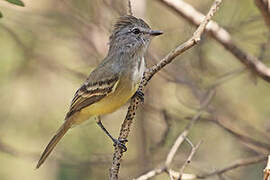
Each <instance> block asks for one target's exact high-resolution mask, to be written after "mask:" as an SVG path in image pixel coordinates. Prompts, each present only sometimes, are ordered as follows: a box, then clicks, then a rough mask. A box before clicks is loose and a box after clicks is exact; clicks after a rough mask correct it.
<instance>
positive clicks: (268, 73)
mask: <svg viewBox="0 0 270 180" xmlns="http://www.w3.org/2000/svg"><path fill="white" fill-rule="evenodd" d="M158 1H159V2H161V3H162V4H164V5H166V6H167V7H169V8H170V9H172V10H174V12H176V13H177V14H179V15H180V16H182V17H184V18H185V19H186V20H187V21H189V22H190V23H191V24H193V25H195V26H199V25H200V23H201V22H202V21H203V18H204V15H203V14H202V13H200V12H198V11H197V10H196V9H195V8H193V7H192V6H191V5H189V4H188V3H185V2H184V1H182V0H178V1H174V0H158ZM206 31H207V32H209V33H210V35H211V36H212V38H214V39H215V40H216V41H217V42H219V43H220V44H221V45H222V46H223V47H224V48H225V49H227V50H228V51H229V52H230V53H231V54H232V55H234V56H235V57H236V58H237V59H238V60H239V61H241V62H242V63H243V64H245V65H246V66H247V67H248V68H249V69H250V70H252V71H254V72H255V73H256V74H257V75H258V76H259V77H261V78H262V79H264V80H265V81H267V82H270V69H269V68H268V67H267V66H266V65H265V64H263V63H262V62H261V61H260V60H259V59H258V58H256V57H254V56H252V55H250V54H248V53H247V52H244V51H243V50H242V49H240V48H239V47H238V46H237V45H235V43H234V42H233V41H232V38H231V35H230V34H229V33H228V32H227V31H226V30H225V29H223V28H222V27H220V26H219V25H218V24H217V23H216V22H214V21H211V22H209V24H208V26H207V27H206Z"/></svg>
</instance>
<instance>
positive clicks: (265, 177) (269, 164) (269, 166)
mask: <svg viewBox="0 0 270 180" xmlns="http://www.w3.org/2000/svg"><path fill="white" fill-rule="evenodd" d="M263 173H264V175H263V180H268V178H269V176H270V156H268V161H267V165H266V167H265V168H264V170H263Z"/></svg>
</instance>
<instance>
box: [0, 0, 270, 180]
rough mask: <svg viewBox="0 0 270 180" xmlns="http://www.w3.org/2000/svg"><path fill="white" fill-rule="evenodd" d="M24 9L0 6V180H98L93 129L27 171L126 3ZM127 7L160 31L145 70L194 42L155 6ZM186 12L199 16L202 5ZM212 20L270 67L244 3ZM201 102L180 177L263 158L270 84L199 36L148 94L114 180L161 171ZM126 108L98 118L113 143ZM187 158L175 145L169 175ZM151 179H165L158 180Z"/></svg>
mask: <svg viewBox="0 0 270 180" xmlns="http://www.w3.org/2000/svg"><path fill="white" fill-rule="evenodd" d="M23 2H24V4H25V7H18V6H14V5H12V4H9V3H7V2H5V1H1V2H0V11H1V12H2V14H3V18H1V19H0V104H1V105H0V122H1V125H0V179H1V180H15V179H16V180H17V179H18V178H19V179H28V180H45V179H46V180H47V179H50V180H75V179H76V180H77V179H81V180H88V179H89V180H90V179H91V180H99V179H107V178H108V173H109V168H110V166H111V161H112V153H113V146H112V143H111V141H110V139H108V137H106V136H105V134H104V133H103V132H102V131H101V129H100V128H99V127H98V126H97V125H96V123H95V121H94V120H90V121H88V122H86V123H84V124H82V125H81V126H78V127H76V128H73V129H72V130H70V131H69V132H68V133H67V135H65V137H64V138H63V139H62V140H61V142H60V143H59V144H58V146H57V147H56V148H55V150H54V151H53V153H52V155H51V156H50V157H49V159H48V160H47V161H46V162H45V164H44V165H43V166H42V167H41V168H40V169H38V170H34V169H35V165H36V163H37V161H38V159H39V156H40V154H41V152H42V151H43V150H44V148H45V146H46V145H47V143H48V142H49V140H50V139H51V137H52V136H53V135H54V133H55V131H56V130H57V129H58V127H59V126H60V125H61V124H62V122H63V119H64V117H65V113H66V112H67V111H68V108H69V103H70V101H71V99H72V97H73V95H74V93H75V91H76V90H77V88H78V87H80V85H81V83H82V82H83V81H84V80H85V78H86V77H87V76H88V74H89V73H90V72H91V70H93V68H95V67H96V66H97V64H98V63H99V62H100V61H101V60H102V59H103V58H104V57H105V56H106V53H107V50H108V38H109V35H110V32H111V31H112V25H113V24H114V22H115V21H116V19H117V18H118V17H119V16H120V15H124V14H126V11H127V1H121V0H114V1H110V0H103V1H100V0H60V1H53V0H46V1H44V0H43V1H31V0H23ZM131 2H132V8H133V13H134V15H135V16H137V17H141V18H143V19H144V20H145V21H146V22H148V24H150V26H151V27H152V28H153V29H158V30H163V31H164V34H163V35H162V36H159V37H158V38H155V39H154V40H153V41H152V43H151V45H150V48H149V51H148V53H147V65H148V67H150V66H151V65H153V64H155V63H157V62H158V61H159V60H161V59H162V57H164V56H165V55H166V54H167V53H168V52H169V51H170V50H171V49H173V48H174V47H176V46H177V45H179V44H181V43H182V42H184V41H185V40H187V39H188V38H190V37H191V36H192V34H193V32H194V31H195V28H196V27H194V26H193V25H192V24H190V23H188V21H186V19H184V18H182V17H181V16H179V14H177V13H175V12H174V11H172V10H171V9H169V8H168V7H166V5H164V4H162V3H160V1H159V0H149V1H146V0H136V1H135V0H132V1H131ZM185 2H187V3H189V4H191V5H192V6H194V8H196V9H197V10H198V11H200V12H202V13H204V14H205V13H207V12H208V10H209V7H210V6H211V4H212V2H213V1H212V0H204V1H201V0H186V1H185ZM214 20H215V21H217V22H218V23H219V25H220V26H222V27H223V28H225V29H226V30H227V31H228V32H229V33H230V35H231V36H232V38H233V41H234V42H235V44H237V46H238V47H240V48H241V49H242V50H243V51H245V52H248V53H250V54H252V55H253V56H256V57H258V58H260V60H261V61H263V62H264V63H265V64H266V65H267V64H269V58H270V53H269V41H270V36H269V31H268V29H267V26H266V25H265V23H264V20H263V18H262V16H261V13H260V11H259V10H258V8H257V7H256V6H255V4H254V1H253V0H237V1H235V0H227V1H224V2H223V4H222V6H221V8H220V10H219V11H218V13H217V14H216V15H215V17H214ZM210 91H211V92H213V91H214V96H213V97H212V99H211V101H210V103H209V105H208V106H207V108H205V109H204V111H203V116H202V118H201V119H199V120H198V121H197V122H196V124H195V125H194V126H193V127H192V129H191V130H190V134H189V135H188V138H189V140H190V141H191V142H192V143H193V144H197V143H198V142H199V141H200V140H202V141H203V143H202V144H201V145H200V147H199V149H198V150H197V152H196V154H195V156H194V158H193V160H192V162H191V164H190V165H189V166H188V167H187V168H186V169H185V171H184V172H185V173H192V174H205V173H206V174H207V173H210V172H212V171H215V170H217V169H222V168H224V167H227V166H228V165H231V164H234V162H235V161H236V160H239V159H240V160H241V159H247V158H250V157H256V156H258V155H266V154H269V151H270V148H269V147H270V143H269V142H270V135H269V131H270V121H269V116H270V111H269V107H270V84H269V83H267V82H266V81H264V80H262V79H260V78H259V77H256V75H255V74H254V73H253V72H252V71H250V70H248V69H247V68H246V67H245V66H243V64H241V63H240V62H239V60H237V59H236V58H235V57H234V56H233V55H232V54H231V53H230V52H228V51H227V50H225V49H224V48H223V47H222V46H221V45H220V44H219V43H217V42H216V41H215V40H213V39H212V38H211V37H210V36H208V35H204V36H203V39H202V42H201V43H200V44H199V45H197V46H195V47H194V48H192V49H191V50H188V51H187V52H185V53H184V54H182V55H181V56H179V57H177V58H176V59H175V61H173V63H171V64H170V65H168V66H166V68H165V69H163V70H162V71H160V72H159V73H158V74H157V75H156V76H154V78H153V79H152V80H151V82H150V84H149V85H148V86H147V90H146V94H145V103H144V105H143V106H141V107H140V108H139V110H138V111H137V114H136V120H135V123H134V124H133V125H132V130H131V135H130V137H129V142H128V145H127V146H128V151H127V152H126V153H125V154H124V157H123V161H122V164H121V169H120V176H119V179H132V178H134V177H138V176H140V175H141V174H143V173H145V172H147V171H148V170H151V169H153V168H155V167H158V166H159V165H161V164H163V163H164V161H165V159H166V156H167V154H168V152H169V150H170V148H171V146H172V144H173V143H174V141H175V139H176V138H177V136H178V135H179V134H180V133H181V132H182V131H183V129H184V128H185V126H186V125H187V123H188V122H189V121H190V119H191V118H192V117H193V116H194V115H196V114H197V112H198V111H199V110H200V107H201V104H202V102H204V101H205V99H207V98H209V97H208V96H209V94H211V92H210ZM127 105H128V104H127ZM127 105H126V106H124V107H122V108H121V109H120V110H118V111H117V112H115V113H113V114H110V115H106V116H103V117H102V120H103V122H104V125H105V127H107V128H108V130H109V131H110V132H111V133H112V134H113V135H114V136H115V137H118V134H119V130H120V127H121V123H122V121H123V119H124V117H125V113H126V111H127ZM190 150H191V147H190V145H189V144H188V143H187V142H184V144H183V145H182V146H181V147H180V148H179V150H178V152H177V155H176V157H175V158H174V161H173V163H172V168H174V169H175V170H177V169H180V167H181V165H182V164H183V162H184V161H185V159H186V158H187V156H188V154H189V153H190ZM265 164H266V161H265V160H260V161H258V162H255V163H252V164H251V165H249V166H244V167H241V168H238V169H233V170H231V171H228V172H226V173H224V174H222V176H216V175H214V176H209V177H207V179H211V180H216V179H219V178H223V179H228V180H229V179H231V180H240V179H245V180H254V179H262V174H263V168H264V167H265ZM153 179H155V180H161V179H169V177H168V175H167V174H161V175H159V176H156V177H155V178H153Z"/></svg>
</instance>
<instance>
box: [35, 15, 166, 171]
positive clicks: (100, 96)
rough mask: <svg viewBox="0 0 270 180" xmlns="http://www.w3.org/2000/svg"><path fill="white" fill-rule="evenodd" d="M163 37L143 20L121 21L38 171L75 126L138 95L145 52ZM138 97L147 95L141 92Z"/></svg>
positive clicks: (118, 143) (99, 123) (46, 151)
mask: <svg viewBox="0 0 270 180" xmlns="http://www.w3.org/2000/svg"><path fill="white" fill-rule="evenodd" d="M161 34H162V31H155V30H152V29H151V28H150V27H149V25H148V24H147V23H145V22H144V21H143V20H142V19H138V18H136V17H134V16H130V15H126V16H122V17H120V18H119V20H118V21H117V22H116V24H115V25H114V30H113V33H112V35H111V36H110V40H109V46H110V47H109V52H108V55H107V57H106V58H105V59H104V60H103V61H102V62H101V63H100V64H99V65H98V67H97V68H96V69H95V70H93V71H92V72H91V74H90V75H89V77H88V78H87V79H86V81H85V82H84V83H83V85H82V86H81V87H80V88H79V89H78V90H77V92H76V93H75V95H74V98H73V99H72V101H71V105H70V109H69V112H68V113H67V114H66V117H65V121H64V123H63V125H62V126H61V127H60V128H59V129H58V131H57V132H56V134H55V135H54V137H53V138H52V139H51V141H50V142H49V144H48V145H47V147H46V149H45V150H44V152H43V153H42V155H41V158H40V160H39V161H38V164H37V166H36V168H39V167H40V166H41V165H42V164H43V163H44V161H45V160H46V158H47V157H48V156H49V154H50V153H51V152H52V150H53V148H54V147H55V146H56V144H57V143H58V142H59V141H60V139H61V138H62V137H63V136H64V135H65V133H66V132H67V131H68V130H69V129H70V128H71V127H73V126H74V125H78V124H81V123H82V122H84V121H86V120H88V119H89V118H90V117H99V116H100V115H103V114H108V113H111V112H113V111H115V110H117V109H118V108H119V107H121V106H122V105H124V104H125V103H126V102H127V101H128V100H129V99H130V98H131V97H132V96H133V95H134V94H136V92H137V90H138V87H139V84H140V81H141V79H142V77H143V73H144V70H145V61H144V55H145V52H146V50H147V48H148V45H149V43H150V40H151V39H152V37H154V36H158V35H161ZM137 94H138V95H143V94H142V93H140V92H137ZM97 123H98V125H99V126H100V127H101V128H102V129H103V130H104V131H105V132H106V134H107V135H108V136H109V137H110V138H111V139H112V140H113V142H114V144H115V145H119V146H122V147H123V148H124V149H125V146H124V144H123V143H122V142H121V140H118V139H115V138H113V137H112V136H111V135H110V134H109V133H108V131H107V130H106V129H105V127H104V126H103V125H102V123H101V121H100V118H98V120H97Z"/></svg>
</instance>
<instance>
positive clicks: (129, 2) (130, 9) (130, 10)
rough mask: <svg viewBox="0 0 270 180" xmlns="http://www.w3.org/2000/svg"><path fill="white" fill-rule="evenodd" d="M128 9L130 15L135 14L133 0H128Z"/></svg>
mask: <svg viewBox="0 0 270 180" xmlns="http://www.w3.org/2000/svg"><path fill="white" fill-rule="evenodd" d="M127 11H128V14H129V15H131V16H132V15H133V13H132V6H131V1H130V0H128V10H127Z"/></svg>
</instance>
